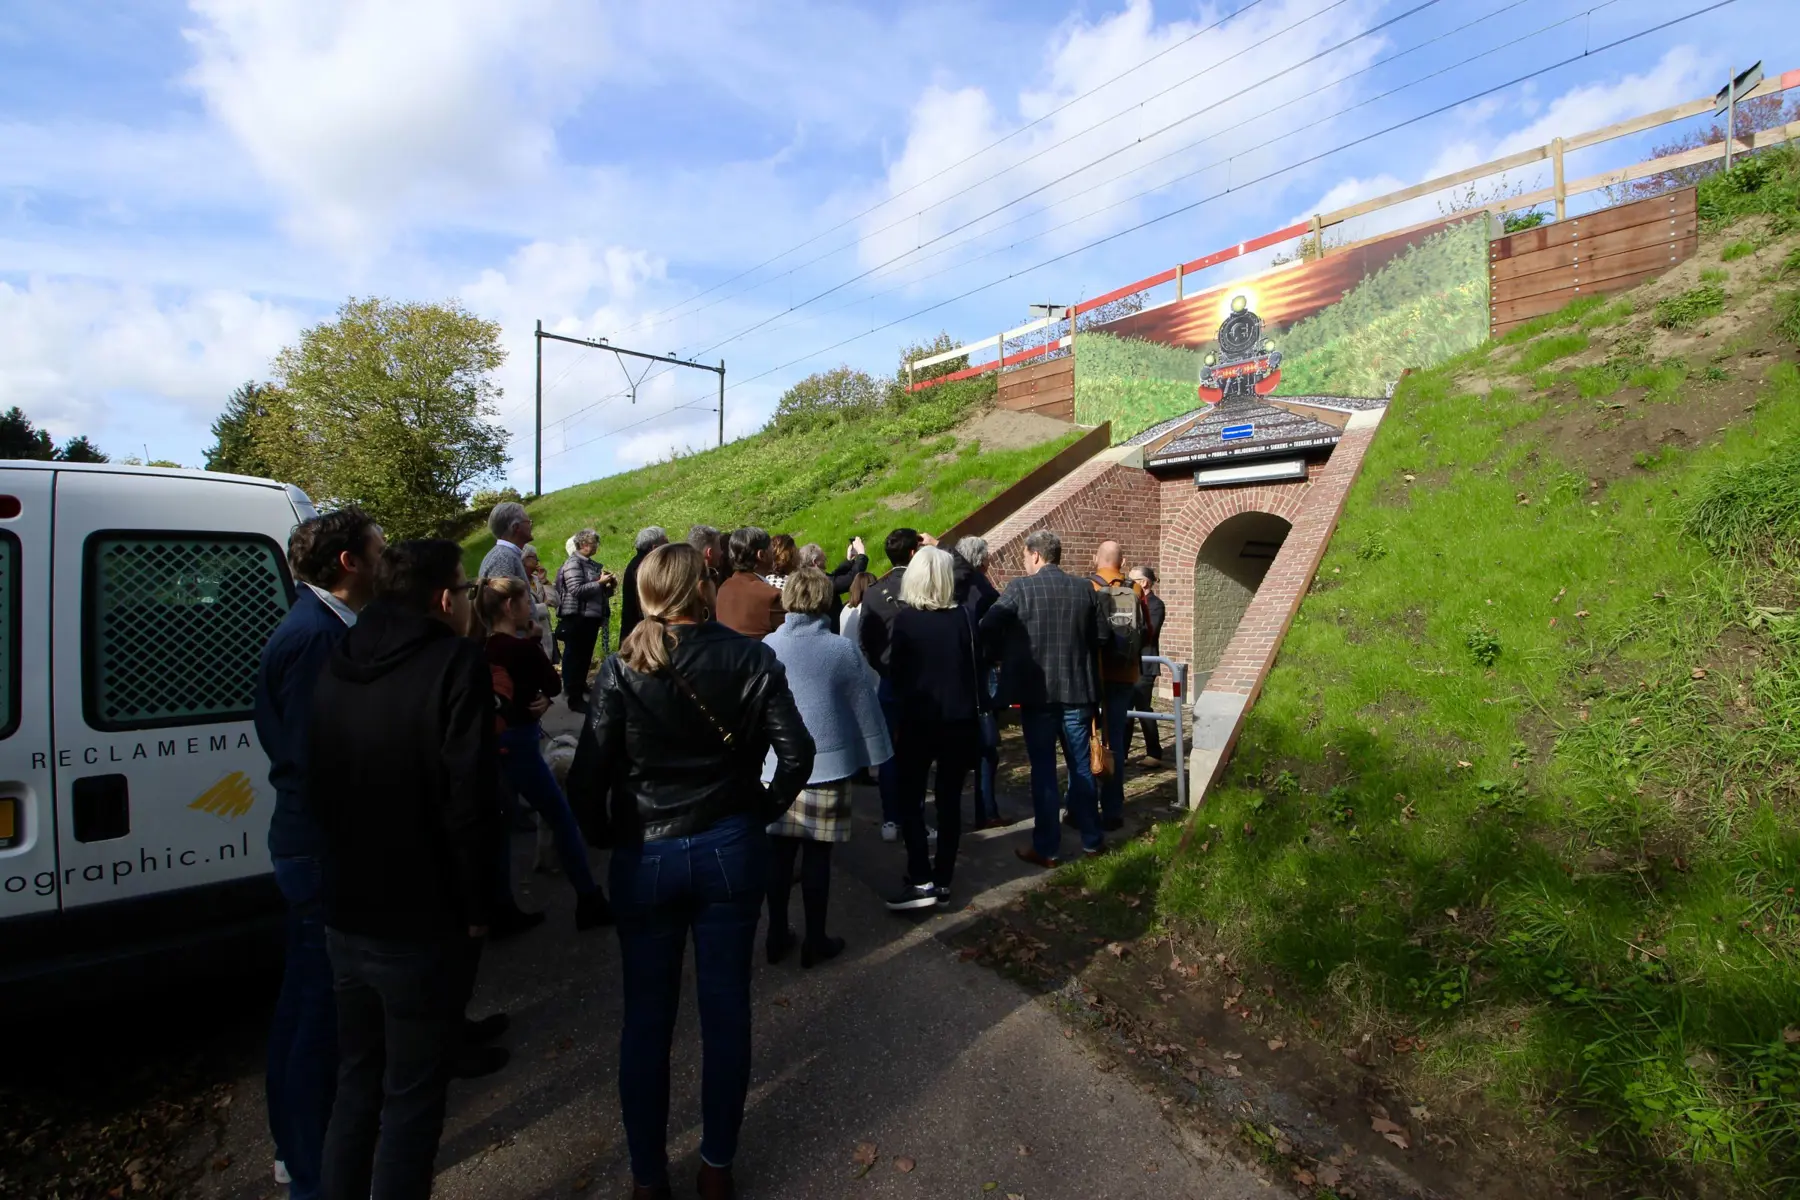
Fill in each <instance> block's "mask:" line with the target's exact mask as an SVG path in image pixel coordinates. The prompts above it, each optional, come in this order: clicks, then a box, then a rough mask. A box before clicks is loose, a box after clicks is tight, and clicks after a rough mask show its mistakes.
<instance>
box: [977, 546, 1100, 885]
mask: <svg viewBox="0 0 1800 1200" xmlns="http://www.w3.org/2000/svg"><path fill="white" fill-rule="evenodd" d="M1061 563H1062V539H1061V538H1059V537H1057V536H1056V534H1055V533H1053V532H1051V531H1050V530H1048V529H1040V530H1038V531H1037V532H1036V533H1034V534H1032V535H1031V536H1029V537H1027V538H1026V539H1025V571H1026V573H1025V575H1024V576H1023V577H1022V578H1019V579H1015V580H1013V581H1012V582H1011V583H1009V584H1007V585H1006V590H1005V591H1004V592H1002V593H1001V594H1000V599H998V600H996V601H995V602H994V606H993V607H992V608H990V609H988V611H987V615H986V616H985V617H983V618H982V619H981V636H982V642H983V645H984V646H985V647H986V648H987V653H988V654H989V655H990V656H991V657H995V656H997V657H998V658H999V659H1000V697H999V703H1000V704H1002V705H1014V704H1016V705H1018V706H1019V709H1020V713H1019V715H1020V723H1021V724H1022V725H1023V726H1024V732H1025V754H1026V756H1027V757H1028V758H1029V759H1030V761H1031V804H1032V812H1033V814H1034V816H1035V818H1036V826H1035V828H1034V829H1033V830H1032V835H1031V846H1030V847H1029V848H1027V847H1023V846H1021V847H1020V848H1019V849H1018V850H1017V851H1016V853H1017V854H1018V856H1019V857H1020V858H1022V859H1024V860H1025V861H1026V862H1029V863H1033V864H1035V865H1037V866H1040V867H1053V866H1055V865H1056V864H1057V861H1058V859H1059V857H1060V856H1061V853H1062V823H1061V821H1060V820H1059V819H1058V818H1059V817H1060V815H1061V811H1060V810H1061V807H1062V803H1061V802H1062V797H1060V796H1059V795H1058V794H1057V786H1056V748H1057V745H1058V744H1059V743H1060V744H1061V746H1062V752H1063V760H1064V761H1065V762H1066V763H1067V764H1068V767H1069V794H1068V809H1069V815H1070V816H1071V817H1072V818H1073V819H1074V821H1075V827H1076V828H1077V829H1078V830H1079V831H1080V833H1081V848H1082V852H1083V853H1085V854H1090V855H1091V854H1099V853H1100V852H1101V851H1102V850H1103V849H1105V841H1104V837H1103V835H1102V833H1101V831H1100V811H1099V793H1098V791H1097V790H1096V789H1095V786H1094V774H1093V769H1092V766H1091V765H1090V763H1089V760H1088V740H1089V733H1090V731H1091V730H1092V728H1093V718H1094V709H1095V706H1096V705H1097V704H1098V703H1099V702H1100V684H1099V679H1098V675H1097V671H1098V665H1099V651H1100V631H1101V624H1100V617H1099V604H1098V595H1099V594H1098V593H1097V592H1095V591H1094V587H1093V585H1092V584H1090V583H1089V582H1088V581H1087V580H1086V579H1082V578H1080V577H1078V576H1074V575H1069V574H1065V573H1064V571H1063V569H1062V566H1061Z"/></svg>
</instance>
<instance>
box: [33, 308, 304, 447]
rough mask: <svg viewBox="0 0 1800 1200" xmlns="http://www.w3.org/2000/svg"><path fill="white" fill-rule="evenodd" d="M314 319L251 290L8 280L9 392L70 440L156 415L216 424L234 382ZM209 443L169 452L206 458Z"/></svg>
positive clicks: (260, 368) (253, 372)
mask: <svg viewBox="0 0 1800 1200" xmlns="http://www.w3.org/2000/svg"><path fill="white" fill-rule="evenodd" d="M306 321H307V317H306V316H305V315H304V314H302V313H300V312H298V311H296V310H293V309H290V308H284V307H281V306H279V305H276V304H272V303H270V302H268V301H266V300H259V299H256V298H254V297H251V296H248V295H245V294H244V293H242V292H231V291H213V292H204V293H196V294H192V295H188V296H184V297H179V298H170V297H166V296H165V297H159V296H158V295H157V294H155V293H154V292H152V291H151V290H149V289H146V288H139V287H120V286H117V285H113V284H107V283H96V282H91V281H86V280H59V279H45V278H33V279H30V280H28V281H26V282H25V283H24V284H23V286H14V285H12V284H8V283H6V282H4V281H0V328H3V329H5V330H6V331H7V336H6V337H5V338H0V396H4V397H5V398H6V403H7V404H9V405H11V404H17V405H19V406H20V407H22V408H24V409H25V411H26V412H27V413H29V414H30V415H31V417H32V419H33V420H34V421H37V422H38V423H39V424H42V425H46V426H48V427H49V428H50V429H52V430H53V431H55V432H56V433H57V435H58V436H60V437H66V436H69V435H71V434H74V433H88V434H96V433H100V432H103V431H104V430H105V429H106V427H107V426H108V424H109V423H119V422H125V423H129V424H133V425H141V424H143V423H144V422H143V421H141V420H140V419H139V418H141V417H143V416H145V415H149V416H150V417H151V423H155V422H162V423H165V424H168V423H185V424H187V425H189V426H192V425H193V424H194V423H196V422H199V423H205V422H210V421H211V419H212V418H213V417H214V416H216V415H218V413H219V411H220V409H222V408H223V407H224V403H225V397H226V396H227V394H229V393H230V391H231V389H232V388H234V387H236V386H237V385H238V384H240V383H242V382H244V381H245V380H246V379H252V378H265V377H266V376H267V374H268V368H269V360H270V359H271V358H272V357H273V356H274V354H275V353H276V351H278V350H279V349H280V348H281V347H282V346H283V345H285V344H286V343H287V342H289V341H290V340H292V339H293V337H294V335H295V334H296V333H297V332H298V331H299V329H300V328H301V326H302V325H303V324H305V323H306ZM145 397H155V398H156V400H157V402H158V405H157V408H158V409H159V412H158V413H152V414H143V413H141V412H138V411H134V410H138V409H141V408H142V407H143V404H144V398H145ZM171 408H172V411H171ZM98 440H99V441H100V442H101V444H102V445H103V446H104V445H105V442H106V438H105V437H103V436H102V437H99V438H98ZM199 449H200V447H198V446H195V445H185V446H181V447H177V448H172V449H171V450H169V451H165V452H166V453H171V454H174V453H179V454H180V455H181V456H182V457H183V460H184V461H196V460H197V458H198V452H199Z"/></svg>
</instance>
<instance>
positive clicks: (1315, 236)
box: [1300, 213, 1325, 260]
mask: <svg viewBox="0 0 1800 1200" xmlns="http://www.w3.org/2000/svg"><path fill="white" fill-rule="evenodd" d="M1307 223H1308V224H1309V225H1311V226H1312V232H1311V233H1310V234H1308V235H1307V236H1308V237H1310V238H1312V243H1313V254H1314V255H1316V256H1317V257H1319V258H1324V257H1325V223H1324V222H1323V221H1321V220H1320V219H1319V214H1318V213H1314V214H1313V215H1312V220H1311V221H1309V222H1307ZM1300 257H1301V259H1302V260H1304V259H1305V258H1306V255H1305V254H1302V255H1301V256H1300Z"/></svg>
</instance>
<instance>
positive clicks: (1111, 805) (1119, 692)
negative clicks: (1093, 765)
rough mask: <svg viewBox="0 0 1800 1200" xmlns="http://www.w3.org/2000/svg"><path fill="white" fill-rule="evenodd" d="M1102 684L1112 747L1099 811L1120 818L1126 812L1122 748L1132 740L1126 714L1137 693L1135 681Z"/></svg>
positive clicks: (1124, 748)
mask: <svg viewBox="0 0 1800 1200" xmlns="http://www.w3.org/2000/svg"><path fill="white" fill-rule="evenodd" d="M1102 686H1103V687H1104V688H1105V694H1106V706H1105V709H1104V712H1105V715H1104V716H1103V717H1102V718H1101V719H1102V720H1104V721H1105V722H1106V744H1107V746H1108V747H1110V748H1111V750H1112V755H1113V771H1112V774H1111V775H1108V776H1107V777H1106V779H1105V780H1104V781H1103V782H1102V783H1101V784H1100V815H1101V816H1102V817H1103V818H1109V819H1110V818H1114V817H1119V818H1122V817H1124V815H1125V752H1126V749H1127V748H1128V744H1129V743H1130V741H1131V720H1130V718H1129V717H1127V716H1126V715H1125V714H1126V713H1128V712H1130V711H1131V699H1132V697H1133V696H1134V695H1136V693H1137V684H1136V683H1135V682H1133V683H1107V684H1103V685H1102Z"/></svg>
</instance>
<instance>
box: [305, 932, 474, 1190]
mask: <svg viewBox="0 0 1800 1200" xmlns="http://www.w3.org/2000/svg"><path fill="white" fill-rule="evenodd" d="M326 941H327V945H328V946H329V947H330V952H331V968H332V974H333V980H334V985H335V988H336V992H337V1013H338V1045H339V1054H340V1056H341V1061H340V1062H339V1064H338V1089H337V1103H336V1104H335V1105H334V1106H333V1108H332V1110H331V1127H330V1130H329V1131H328V1132H327V1134H326V1135H325V1169H324V1181H325V1195H327V1196H329V1197H332V1198H333V1200H337V1198H338V1197H346V1196H347V1197H357V1198H359V1200H360V1198H361V1197H363V1196H369V1197H371V1198H372V1200H427V1198H428V1197H429V1196H430V1194H431V1176H432V1165H433V1163H434V1162H435V1161H436V1159H437V1150H438V1141H439V1140H440V1139H441V1138H442V1137H443V1133H444V1102H445V1097H446V1096H447V1095H448V1093H449V1091H450V1071H451V1067H452V1064H453V1063H454V1061H455V1059H456V1053H457V1051H458V1050H459V1049H460V1048H461V1047H462V1033H463V1008H464V1006H465V1005H467V1004H468V1002H469V993H470V992H471V991H473V990H474V987H475V967H476V964H477V963H478V962H479V961H480V955H481V943H480V942H479V941H476V940H475V939H474V938H470V937H467V936H464V935H461V934H449V935H446V936H444V937H441V938H436V939H432V940H427V941H418V942H409V941H390V940H388V939H386V938H371V937H363V936H361V935H359V934H350V933H345V932H343V931H342V930H339V929H333V930H331V931H330V932H329V933H328V934H327V938H326Z"/></svg>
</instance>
